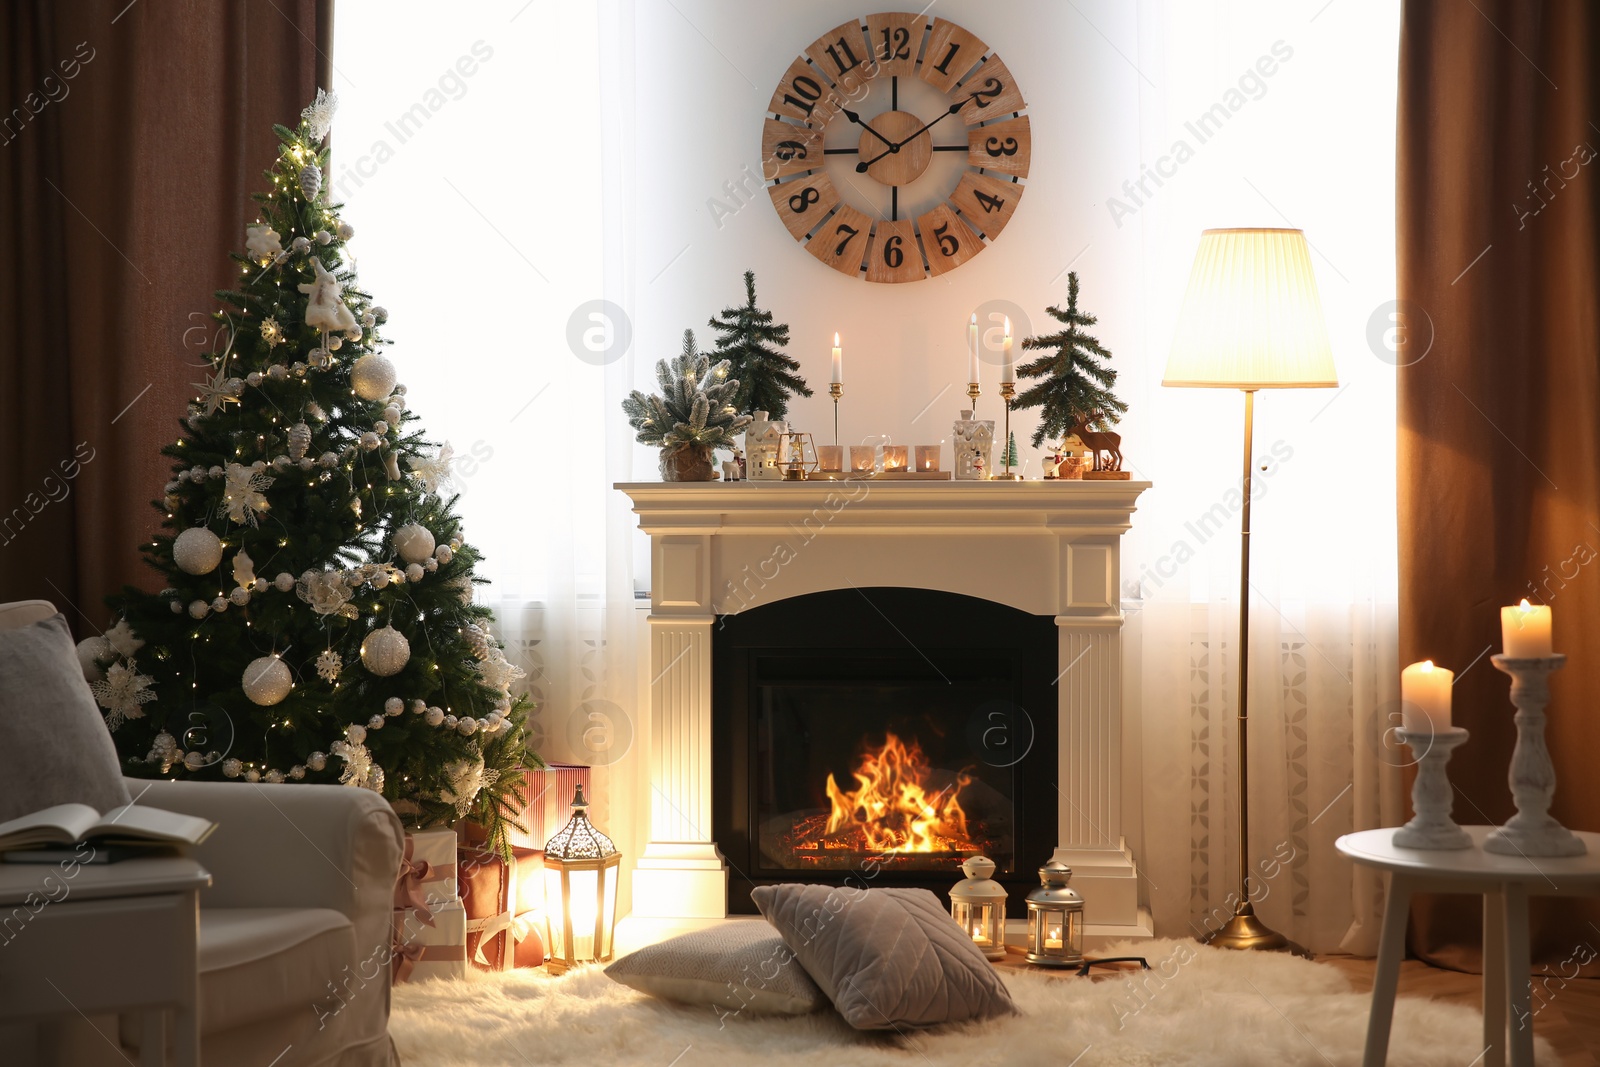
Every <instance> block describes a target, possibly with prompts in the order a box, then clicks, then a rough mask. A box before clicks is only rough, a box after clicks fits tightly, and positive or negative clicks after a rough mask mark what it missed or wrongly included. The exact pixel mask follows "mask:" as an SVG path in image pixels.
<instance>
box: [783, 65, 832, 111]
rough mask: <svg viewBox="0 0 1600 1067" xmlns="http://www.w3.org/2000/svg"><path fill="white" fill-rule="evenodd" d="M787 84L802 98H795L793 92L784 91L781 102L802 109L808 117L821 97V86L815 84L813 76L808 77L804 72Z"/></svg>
mask: <svg viewBox="0 0 1600 1067" xmlns="http://www.w3.org/2000/svg"><path fill="white" fill-rule="evenodd" d="M789 84H790V85H791V86H792V87H793V88H794V91H795V92H796V93H799V94H800V96H801V97H802V98H803V99H797V98H796V97H795V96H794V94H793V93H784V94H783V102H784V103H785V104H788V105H789V106H790V107H792V108H798V109H799V110H801V111H804V112H805V113H806V117H808V118H809V117H810V116H811V112H812V110H813V108H814V106H815V104H816V102H817V101H818V100H821V99H822V86H820V85H818V84H817V81H816V79H815V78H808V77H807V76H806V75H804V74H802V75H800V76H799V77H798V78H796V79H795V80H794V81H792V82H790V83H789Z"/></svg>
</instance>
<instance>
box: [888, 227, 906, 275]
mask: <svg viewBox="0 0 1600 1067" xmlns="http://www.w3.org/2000/svg"><path fill="white" fill-rule="evenodd" d="M905 261H906V254H905V252H904V251H902V250H901V248H900V235H899V234H893V235H891V236H890V237H889V239H888V240H887V241H885V242H884V243H883V264H884V266H886V267H889V268H891V269H892V268H895V267H898V266H900V264H902V263H904V262H905Z"/></svg>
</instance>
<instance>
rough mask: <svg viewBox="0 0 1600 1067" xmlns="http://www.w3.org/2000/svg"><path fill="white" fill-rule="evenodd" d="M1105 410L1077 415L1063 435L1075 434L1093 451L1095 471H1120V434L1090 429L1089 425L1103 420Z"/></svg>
mask: <svg viewBox="0 0 1600 1067" xmlns="http://www.w3.org/2000/svg"><path fill="white" fill-rule="evenodd" d="M1105 419H1106V416H1105V412H1103V411H1091V412H1090V413H1089V414H1087V415H1079V416H1077V417H1076V418H1074V419H1073V421H1072V425H1071V426H1068V427H1067V432H1066V435H1065V436H1068V437H1070V436H1072V435H1073V434H1077V435H1078V438H1079V439H1080V440H1081V441H1083V443H1084V446H1085V447H1087V448H1088V449H1089V450H1090V451H1091V452H1093V453H1094V469H1095V470H1097V471H1120V470H1121V469H1122V435H1121V434H1120V433H1114V432H1112V431H1111V430H1091V429H1089V427H1090V426H1092V425H1094V424H1095V423H1097V422H1104V421H1105Z"/></svg>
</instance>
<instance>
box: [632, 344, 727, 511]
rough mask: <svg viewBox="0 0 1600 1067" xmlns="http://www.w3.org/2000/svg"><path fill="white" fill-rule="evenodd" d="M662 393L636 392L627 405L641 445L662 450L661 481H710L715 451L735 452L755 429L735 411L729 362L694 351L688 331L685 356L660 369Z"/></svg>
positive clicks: (660, 365)
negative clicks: (744, 433)
mask: <svg viewBox="0 0 1600 1067" xmlns="http://www.w3.org/2000/svg"><path fill="white" fill-rule="evenodd" d="M656 381H657V383H658V384H659V385H660V386H661V392H659V393H652V394H650V395H649V396H646V395H645V394H644V393H641V392H640V391H639V390H637V389H635V390H634V391H633V392H632V393H631V394H629V395H628V396H627V397H626V398H624V399H623V401H622V410H623V412H624V413H625V414H626V415H627V416H628V425H630V426H632V427H633V428H634V429H635V430H637V431H638V441H639V443H640V444H643V445H654V446H655V447H657V448H659V449H661V476H662V478H664V479H666V480H667V481H709V480H711V478H712V471H711V452H712V450H713V449H717V448H726V449H732V448H734V447H735V444H736V442H735V435H736V434H738V432H739V431H740V430H743V429H744V428H745V427H746V426H748V425H750V416H749V415H741V414H739V412H738V410H737V409H736V408H735V407H734V405H733V397H734V395H735V394H736V393H737V392H738V389H739V380H738V379H737V378H732V377H729V375H728V361H727V360H719V361H718V362H717V363H716V364H715V365H713V364H712V362H711V359H710V357H709V356H705V355H702V354H701V353H700V352H699V350H698V349H697V348H696V347H695V340H694V331H693V330H684V331H683V351H682V352H681V353H679V354H678V356H677V357H676V358H674V359H672V360H670V361H668V360H665V359H663V360H659V361H657V363H656Z"/></svg>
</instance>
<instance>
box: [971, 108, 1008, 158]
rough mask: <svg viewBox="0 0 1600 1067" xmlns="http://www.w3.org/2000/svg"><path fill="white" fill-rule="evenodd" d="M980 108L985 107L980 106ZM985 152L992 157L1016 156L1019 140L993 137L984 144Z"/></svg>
mask: <svg viewBox="0 0 1600 1067" xmlns="http://www.w3.org/2000/svg"><path fill="white" fill-rule="evenodd" d="M979 106H980V107H983V106H985V105H982V104H980V105H979ZM983 150H984V151H985V152H987V153H989V154H990V155H991V156H1014V155H1016V154H1017V139H1016V138H1015V137H1007V138H1006V139H1005V140H1004V141H1002V140H1000V138H998V137H991V138H989V139H988V140H987V141H985V142H984V143H983Z"/></svg>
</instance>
